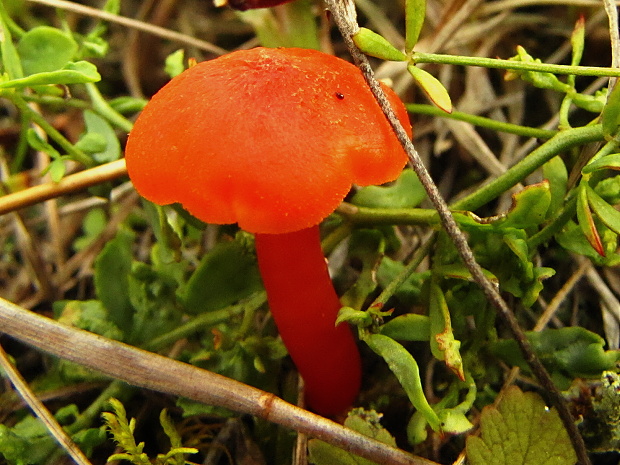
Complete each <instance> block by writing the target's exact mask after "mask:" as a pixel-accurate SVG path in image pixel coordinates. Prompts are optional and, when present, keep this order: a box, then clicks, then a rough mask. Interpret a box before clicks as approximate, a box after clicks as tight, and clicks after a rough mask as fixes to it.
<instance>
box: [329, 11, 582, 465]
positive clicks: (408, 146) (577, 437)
mask: <svg viewBox="0 0 620 465" xmlns="http://www.w3.org/2000/svg"><path fill="white" fill-rule="evenodd" d="M326 4H327V7H328V8H329V10H330V11H331V12H332V15H333V17H334V21H335V23H336V25H337V26H338V29H339V30H340V33H341V34H342V36H343V39H344V42H345V44H346V45H347V48H348V50H349V52H350V53H351V55H352V56H353V60H354V61H355V64H356V65H357V66H358V67H359V68H360V70H361V71H362V73H363V75H364V79H365V80H366V82H367V84H368V86H369V87H370V90H371V91H372V93H373V95H374V96H375V98H376V100H377V102H378V103H379V105H380V106H381V109H382V110H383V112H384V114H385V116H386V118H387V119H388V121H389V122H390V124H391V125H392V128H393V129H394V132H395V134H396V136H397V137H398V140H399V141H400V143H401V144H402V146H403V148H404V149H405V151H406V152H407V155H408V156H409V160H410V162H411V164H412V166H413V169H414V171H415V172H416V174H417V175H418V177H419V178H420V181H421V182H422V184H423V185H424V188H425V189H426V192H427V194H428V197H429V199H430V200H431V202H432V203H433V206H434V207H435V209H436V210H437V213H438V214H439V217H440V219H441V223H442V225H443V227H444V229H445V230H446V232H447V234H448V235H449V236H450V238H451V239H452V241H453V242H454V245H455V246H456V248H457V250H458V252H459V255H460V256H461V259H462V260H463V262H464V264H465V266H466V267H467V269H468V270H469V272H470V273H471V274H472V277H473V278H474V280H475V281H476V283H478V285H479V286H480V287H481V288H482V290H483V291H484V293H485V295H486V297H487V299H488V301H489V302H490V303H491V304H492V305H493V306H494V307H495V308H496V309H497V311H498V313H499V315H500V316H501V318H502V320H503V321H504V323H505V324H506V325H507V326H508V328H509V329H510V331H511V333H512V335H513V337H514V338H515V340H516V341H517V343H518V345H519V347H520V349H521V352H522V353H523V357H524V359H525V360H526V361H527V363H528V365H529V367H530V369H531V370H532V372H533V373H534V375H535V376H536V378H537V379H538V381H539V382H540V384H541V386H542V388H543V389H544V390H545V391H546V393H547V395H548V396H549V399H550V401H551V403H552V404H553V406H554V407H555V408H556V409H557V411H558V413H559V415H560V418H561V419H562V423H563V424H564V427H565V428H566V430H567V432H568V434H569V436H570V439H571V442H572V444H573V447H574V448H575V452H576V454H577V458H578V460H579V462H580V463H581V464H582V465H589V464H590V458H589V457H588V453H587V450H586V447H585V444H584V442H583V438H582V437H581V434H579V430H578V429H577V426H576V425H575V420H574V419H573V416H572V414H571V413H570V411H569V409H568V405H567V404H566V401H565V400H564V398H563V397H562V394H561V393H560V391H559V390H558V388H557V387H556V386H555V384H553V381H552V380H551V377H550V376H549V373H547V370H546V369H545V367H544V366H543V364H542V363H541V361H540V360H539V359H538V357H537V356H536V354H535V353H534V351H533V350H532V347H531V345H530V343H529V341H528V340H527V338H526V336H525V334H524V332H523V330H522V329H521V327H520V326H519V323H518V321H517V319H516V317H515V315H514V313H513V312H512V310H511V309H510V308H509V307H508V305H507V304H506V302H505V301H504V299H503V298H502V296H501V295H500V293H499V290H498V289H497V287H496V286H495V285H494V284H493V283H491V281H489V280H488V279H487V278H486V276H485V275H484V273H483V272H482V268H481V267H480V265H479V264H478V262H476V259H475V257H474V254H473V252H472V251H471V248H470V247H469V244H468V243H467V240H466V238H465V235H464V234H463V233H462V232H461V230H460V229H459V227H458V226H457V224H456V221H455V220H454V218H453V216H452V213H451V212H450V210H449V209H448V205H447V204H446V202H445V200H444V199H443V198H442V197H441V194H440V193H439V190H438V189H437V186H436V185H435V183H434V181H433V179H432V178H431V177H430V175H429V173H428V171H427V170H426V167H425V166H424V163H423V162H422V160H421V158H420V156H419V154H418V152H417V150H416V149H415V147H414V146H413V143H412V142H411V140H410V139H409V137H408V136H407V133H406V132H405V130H404V128H403V127H402V125H401V124H400V121H399V120H398V118H397V117H396V115H395V113H394V111H393V110H392V107H391V105H390V103H389V101H388V100H387V98H386V96H385V93H384V92H383V90H382V89H381V86H380V85H379V82H378V81H377V80H376V79H375V77H374V72H373V70H372V68H371V66H370V63H369V61H368V59H367V58H366V56H365V55H364V54H363V53H362V52H361V51H360V50H359V48H357V46H356V45H355V43H354V42H353V36H354V35H355V34H356V33H357V31H359V25H358V24H357V20H356V15H355V5H354V3H353V1H352V0H326Z"/></svg>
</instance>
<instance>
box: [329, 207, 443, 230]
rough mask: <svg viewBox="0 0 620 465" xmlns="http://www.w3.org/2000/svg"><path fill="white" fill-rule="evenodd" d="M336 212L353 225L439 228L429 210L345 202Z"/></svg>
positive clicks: (437, 220) (434, 216) (433, 211)
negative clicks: (378, 206)
mask: <svg viewBox="0 0 620 465" xmlns="http://www.w3.org/2000/svg"><path fill="white" fill-rule="evenodd" d="M336 212H337V213H339V214H341V215H343V216H345V217H346V218H347V220H348V221H350V222H351V223H353V224H355V225H362V226H373V225H374V226H377V225H381V224H386V225H390V224H409V225H420V226H422V225H430V226H439V225H441V222H440V221H439V216H438V215H437V212H436V211H435V210H432V209H429V208H369V207H358V206H357V205H353V204H350V203H347V202H343V203H341V204H340V206H338V208H337V209H336Z"/></svg>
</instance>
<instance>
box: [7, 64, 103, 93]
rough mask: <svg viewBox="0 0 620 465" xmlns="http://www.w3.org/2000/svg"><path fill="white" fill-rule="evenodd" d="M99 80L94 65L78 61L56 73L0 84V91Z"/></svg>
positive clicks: (99, 77)
mask: <svg viewBox="0 0 620 465" xmlns="http://www.w3.org/2000/svg"><path fill="white" fill-rule="evenodd" d="M100 80H101V75H100V74H99V73H98V72H97V67H96V66H95V65H93V64H92V63H89V62H87V61H78V62H75V63H67V65H65V66H64V67H63V68H62V69H60V70H58V71H50V72H44V73H37V74H33V75H31V76H27V77H24V78H20V79H12V80H9V81H4V82H0V89H10V88H15V89H23V88H24V87H35V86H48V85H69V84H85V83H87V82H97V81H100Z"/></svg>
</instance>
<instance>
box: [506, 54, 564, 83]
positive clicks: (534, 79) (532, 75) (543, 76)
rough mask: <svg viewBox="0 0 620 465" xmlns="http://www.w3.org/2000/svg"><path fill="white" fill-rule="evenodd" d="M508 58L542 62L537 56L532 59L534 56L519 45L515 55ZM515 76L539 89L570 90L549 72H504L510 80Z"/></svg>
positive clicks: (519, 60)
mask: <svg viewBox="0 0 620 465" xmlns="http://www.w3.org/2000/svg"><path fill="white" fill-rule="evenodd" d="M510 60H511V61H518V62H523V63H542V61H541V60H540V59H539V58H536V59H534V57H532V56H531V55H530V54H529V53H527V52H526V51H525V49H524V48H523V47H522V46H520V45H519V46H518V47H517V55H515V56H514V57H511V58H510ZM517 77H519V78H521V79H523V80H524V81H525V82H529V83H530V84H532V85H534V86H536V87H539V88H541V89H552V90H555V91H557V92H563V93H569V92H571V91H572V87H571V86H569V85H568V84H566V83H564V82H562V81H560V80H559V79H558V78H557V76H555V75H554V74H551V73H546V72H540V71H526V70H513V71H508V72H506V77H505V79H506V80H511V79H515V78H517Z"/></svg>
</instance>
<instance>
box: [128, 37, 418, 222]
mask: <svg viewBox="0 0 620 465" xmlns="http://www.w3.org/2000/svg"><path fill="white" fill-rule="evenodd" d="M384 90H385V91H386V93H387V95H388V98H389V100H390V102H391V103H392V106H393V107H394V110H395V111H396V114H397V116H398V118H399V119H400V121H401V122H402V123H403V125H404V126H405V128H406V129H407V131H409V133H411V125H410V124H409V120H408V115H407V111H406V109H405V107H404V105H403V103H402V102H401V101H400V100H399V99H398V97H397V96H396V94H395V93H394V92H392V91H391V90H390V89H389V88H387V87H384ZM406 160H407V156H406V154H405V152H404V150H403V149H402V147H401V146H400V144H399V142H398V140H397V138H396V136H395V135H394V134H393V132H392V129H391V127H390V125H389V124H388V122H387V120H386V118H385V116H384V115H383V113H382V112H381V109H380V108H379V106H378V105H377V103H376V101H375V100H374V98H373V96H372V94H371V92H370V90H369V89H368V87H367V86H366V84H365V82H364V79H363V77H362V74H361V72H360V71H359V70H358V69H357V68H356V67H355V66H353V65H352V64H350V63H348V62H346V61H344V60H341V59H340V58H336V57H334V56H331V55H327V54H325V53H322V52H318V51H315V50H306V49H294V48H279V49H271V48H255V49H251V50H244V51H237V52H233V53H230V54H227V55H224V56H221V57H219V58H216V59H214V60H210V61H206V62H202V63H199V64H198V65H195V66H193V67H191V68H189V69H188V70H186V71H185V72H183V73H181V74H180V75H178V76H177V77H175V78H174V79H172V80H171V81H170V82H169V83H168V84H167V85H166V86H164V87H163V88H162V89H161V90H160V91H159V92H158V93H157V94H156V95H155V96H154V97H153V98H152V100H151V101H150V102H149V104H148V105H147V106H146V107H145V108H144V110H143V112H142V113H141V114H140V116H139V118H138V119H137V121H136V123H135V126H134V128H133V130H132V131H131V134H130V135H129V139H128V141H127V147H126V161H127V169H128V171H129V175H130V177H131V179H132V181H133V183H134V185H135V187H136V189H137V190H138V192H139V193H140V194H141V195H142V196H144V197H146V198H147V199H149V200H151V201H153V202H155V203H157V204H161V205H165V204H170V203H174V202H179V203H181V204H182V205H183V206H184V207H185V208H186V209H187V210H188V211H189V212H190V213H192V214H193V215H194V216H196V217H197V218H199V219H201V220H203V221H205V222H207V223H218V224H228V223H238V224H239V226H240V227H241V228H243V229H245V230H246V231H249V232H254V233H283V232H291V231H296V230H300V229H303V228H306V227H309V226H312V225H315V224H317V223H319V222H320V221H321V220H322V219H324V218H325V217H326V216H328V215H329V214H330V213H331V212H332V211H334V210H335V208H336V207H337V206H338V204H339V203H340V202H341V201H342V199H343V198H344V197H345V195H346V194H347V193H348V191H349V190H350V188H351V185H352V184H358V185H369V184H382V183H385V182H388V181H391V180H393V179H395V178H396V177H398V175H399V173H400V172H401V170H402V168H403V167H404V165H405V163H406Z"/></svg>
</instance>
